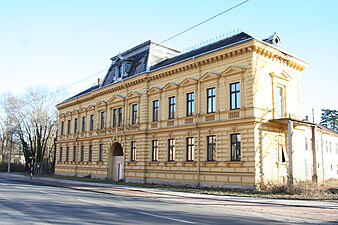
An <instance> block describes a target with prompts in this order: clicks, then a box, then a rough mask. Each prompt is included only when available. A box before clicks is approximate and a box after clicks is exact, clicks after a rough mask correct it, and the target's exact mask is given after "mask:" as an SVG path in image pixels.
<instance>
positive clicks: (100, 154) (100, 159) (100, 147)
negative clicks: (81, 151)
mask: <svg viewBox="0 0 338 225" xmlns="http://www.w3.org/2000/svg"><path fill="white" fill-rule="evenodd" d="M102 160H103V144H100V145H99V161H102Z"/></svg>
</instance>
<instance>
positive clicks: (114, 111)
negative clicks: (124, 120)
mask: <svg viewBox="0 0 338 225" xmlns="http://www.w3.org/2000/svg"><path fill="white" fill-rule="evenodd" d="M116 126H117V109H113V120H112V127H116Z"/></svg>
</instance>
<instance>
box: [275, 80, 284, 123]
mask: <svg viewBox="0 0 338 225" xmlns="http://www.w3.org/2000/svg"><path fill="white" fill-rule="evenodd" d="M275 115H276V117H277V118H283V117H284V100H283V88H281V87H276V88H275Z"/></svg>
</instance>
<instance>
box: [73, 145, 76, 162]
mask: <svg viewBox="0 0 338 225" xmlns="http://www.w3.org/2000/svg"><path fill="white" fill-rule="evenodd" d="M73 161H76V146H74V147H73Z"/></svg>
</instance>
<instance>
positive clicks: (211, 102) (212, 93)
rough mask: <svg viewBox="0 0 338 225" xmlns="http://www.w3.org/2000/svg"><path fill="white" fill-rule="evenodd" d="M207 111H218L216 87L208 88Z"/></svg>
mask: <svg viewBox="0 0 338 225" xmlns="http://www.w3.org/2000/svg"><path fill="white" fill-rule="evenodd" d="M207 107H208V108H207V113H214V112H216V89H215V88H209V89H207Z"/></svg>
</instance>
